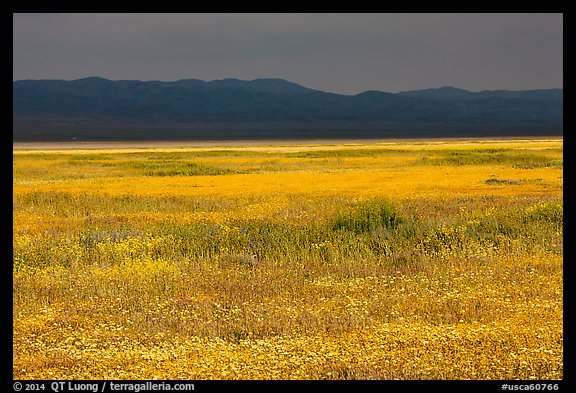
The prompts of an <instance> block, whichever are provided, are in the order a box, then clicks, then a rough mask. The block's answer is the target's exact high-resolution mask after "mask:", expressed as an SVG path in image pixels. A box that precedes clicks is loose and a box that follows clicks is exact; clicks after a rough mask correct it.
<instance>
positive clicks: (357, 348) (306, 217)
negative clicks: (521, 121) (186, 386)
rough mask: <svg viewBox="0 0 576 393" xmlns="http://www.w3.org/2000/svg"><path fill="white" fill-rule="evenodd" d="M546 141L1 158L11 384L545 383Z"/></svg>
mask: <svg viewBox="0 0 576 393" xmlns="http://www.w3.org/2000/svg"><path fill="white" fill-rule="evenodd" d="M562 148H563V142H562V139H548V140H536V139H534V140H480V139H479V140H467V141H457V140H453V141H421V142H402V141H396V142H362V143H361V142H357V143H334V144H314V143H312V142H310V143H309V144H291V145H288V144H287V145H282V144H276V145H270V146H267V145H264V144H258V145H253V146H250V145H242V146H225V145H222V146H203V147H177V146H172V147H157V148H152V147H151V148H118V149H113V148H108V149H106V148H98V149H89V148H85V149H34V150H32V149H30V150H27V149H25V148H19V149H15V150H14V155H13V175H14V180H13V227H14V236H13V333H14V334H13V351H14V355H13V377H14V378H15V379H193V380H197V379H409V380H412V379H473V380H477V379H539V380H542V379H562V378H563V352H562V349H563V323H562V321H563V298H562V296H563V275H562V272H563V192H562V188H563V153H562Z"/></svg>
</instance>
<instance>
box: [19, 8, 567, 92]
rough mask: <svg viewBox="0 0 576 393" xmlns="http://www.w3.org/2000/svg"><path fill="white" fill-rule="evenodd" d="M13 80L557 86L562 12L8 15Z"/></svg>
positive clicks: (354, 87) (352, 87)
mask: <svg viewBox="0 0 576 393" xmlns="http://www.w3.org/2000/svg"><path fill="white" fill-rule="evenodd" d="M13 22H14V25H13V26H14V27H13V79H14V80H20V79H67V80H72V79H78V78H83V77H87V76H101V77H104V78H108V79H113V80H119V79H139V80H163V81H174V80H178V79H188V78H193V79H202V80H205V81H210V80H214V79H223V78H238V79H245V80H252V79H256V78H283V79H287V80H289V81H292V82H295V83H298V84H301V85H304V86H306V87H310V88H314V89H319V90H324V91H329V92H334V93H341V94H357V93H360V92H363V91H366V90H381V91H387V92H398V91H406V90H414V89H423V88H434V87H441V86H454V87H459V88H463V89H468V90H472V91H479V90H495V89H511V90H524V89H539V88H562V87H563V67H562V62H563V51H562V47H563V17H562V14H510V13H506V14H457V13H449V14H347V13H338V14H280V13H277V14H14V15H13Z"/></svg>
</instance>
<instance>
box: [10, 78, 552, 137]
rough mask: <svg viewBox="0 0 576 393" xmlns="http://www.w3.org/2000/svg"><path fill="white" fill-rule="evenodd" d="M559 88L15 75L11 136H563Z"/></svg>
mask: <svg viewBox="0 0 576 393" xmlns="http://www.w3.org/2000/svg"><path fill="white" fill-rule="evenodd" d="M562 132H563V90H562V89H542V90H522V91H510V90H486V91H480V92H471V91H468V90H464V89H458V88H454V87H441V88H437V89H425V90H414V91H405V92H400V93H386V92H382V91H376V90H370V91H366V92H363V93H360V94H356V95H343V94H335V93H330V92H324V91H320V90H315V89H310V88H307V87H304V86H301V85H298V84H296V83H292V82H289V81H286V80H283V79H255V80H252V81H244V80H238V79H232V78H229V79H222V80H214V81H211V82H205V81H202V80H198V79H184V80H179V81H175V82H161V81H136V80H119V81H112V80H108V79H104V78H100V77H88V78H83V79H78V80H73V81H65V80H21V81H14V82H13V139H14V140H51V139H52V140H67V139H77V140H108V139H241V138H247V139H256V138H264V139H275V138H330V137H335V138H366V137H387V136H393V137H403V136H404V137H422V136H426V137H433V136H496V135H503V136H504V135H562Z"/></svg>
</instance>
